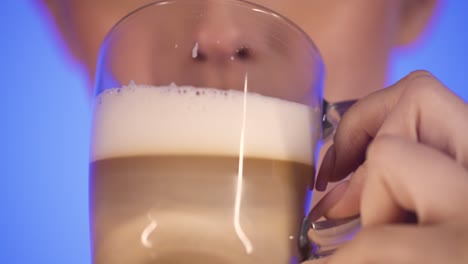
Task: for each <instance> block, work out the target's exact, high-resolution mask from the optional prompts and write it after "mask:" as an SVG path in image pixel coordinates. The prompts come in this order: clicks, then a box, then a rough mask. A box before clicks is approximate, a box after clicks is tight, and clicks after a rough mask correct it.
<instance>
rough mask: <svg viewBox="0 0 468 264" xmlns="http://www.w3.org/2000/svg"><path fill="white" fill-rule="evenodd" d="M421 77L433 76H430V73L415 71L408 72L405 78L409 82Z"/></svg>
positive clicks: (432, 76)
mask: <svg viewBox="0 0 468 264" xmlns="http://www.w3.org/2000/svg"><path fill="white" fill-rule="evenodd" d="M421 77H429V78H434V75H432V73H430V72H429V71H426V70H415V71H412V72H410V73H409V74H408V76H407V78H408V79H409V80H413V79H417V78H421Z"/></svg>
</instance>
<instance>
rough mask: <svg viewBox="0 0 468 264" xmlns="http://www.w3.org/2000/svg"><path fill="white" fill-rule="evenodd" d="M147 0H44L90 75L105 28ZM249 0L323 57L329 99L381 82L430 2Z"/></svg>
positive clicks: (361, 91)
mask: <svg viewBox="0 0 468 264" xmlns="http://www.w3.org/2000/svg"><path fill="white" fill-rule="evenodd" d="M187 1H188V0H187ZM220 1H222V0H220ZM150 2H152V1H149V0H99V1H96V0H62V1H60V0H48V4H49V6H50V7H51V10H52V13H53V15H54V17H55V19H56V21H57V22H58V24H59V26H60V29H61V31H62V33H63V35H64V37H65V39H66V41H67V43H68V44H69V46H70V48H71V50H72V52H73V53H74V55H75V56H76V57H77V58H78V59H79V60H80V61H82V62H83V63H84V65H85V66H86V68H87V69H88V72H89V75H90V76H91V78H93V74H94V71H95V64H96V58H97V55H98V49H99V46H100V44H101V42H102V40H103V38H104V36H105V35H106V33H107V32H108V31H109V29H110V28H111V27H112V26H113V25H114V24H115V23H116V22H117V21H118V20H119V19H120V18H122V17H123V16H125V15H126V14H128V13H129V12H131V11H132V10H134V9H136V8H138V7H140V6H142V5H144V4H147V3H150ZM251 2H255V3H256V4H259V5H262V6H265V7H267V8H270V9H272V10H274V11H276V12H278V13H280V14H282V15H284V16H286V17H287V18H289V19H290V20H292V21H293V22H294V23H296V24H297V25H298V26H299V27H301V28H302V29H303V30H304V31H305V32H306V33H307V34H308V35H309V36H310V37H311V38H312V40H313V41H314V42H315V44H316V46H317V47H318V49H319V50H320V52H321V54H322V56H323V59H324V62H325V67H326V73H327V74H326V79H325V98H327V99H328V100H330V101H338V100H344V99H350V98H358V97H362V96H364V95H366V94H368V93H370V92H371V91H373V90H376V89H379V88H382V87H383V85H384V82H385V76H386V72H387V67H388V61H389V55H390V52H391V50H392V48H393V47H394V46H395V44H397V43H398V42H400V41H402V40H401V38H402V34H403V35H404V34H407V32H406V33H402V28H404V27H406V28H408V27H410V29H411V26H412V27H413V28H417V26H418V25H416V26H414V24H415V23H413V22H411V21H413V20H414V19H411V18H408V17H410V16H414V17H417V18H418V19H419V20H424V21H426V20H427V18H428V17H429V14H430V11H431V10H430V9H432V6H433V5H432V4H433V1H430V0H314V1H312V0H253V1H251ZM415 3H417V4H415ZM416 5H420V6H417V7H415V6H416ZM415 9H418V12H416V11H414V10H415ZM424 12H425V13H424ZM421 13H422V14H421ZM426 13H427V14H426ZM407 24H409V25H407ZM419 24H421V23H419ZM419 28H422V27H421V26H419ZM245 30H249V29H248V28H247V29H245ZM405 30H406V29H405ZM407 31H408V30H407ZM414 31H415V32H416V31H418V32H419V30H414ZM403 37H404V38H406V39H407V38H408V37H407V36H403ZM406 39H404V40H403V41H406Z"/></svg>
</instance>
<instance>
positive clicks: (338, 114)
mask: <svg viewBox="0 0 468 264" xmlns="http://www.w3.org/2000/svg"><path fill="white" fill-rule="evenodd" d="M356 102H357V100H348V101H341V102H336V103H330V102H328V101H326V100H324V101H323V105H322V111H323V112H322V113H323V115H322V140H324V141H327V140H330V139H331V138H332V137H333V135H334V134H335V131H336V129H337V127H338V124H339V122H340V120H341V118H342V117H343V115H344V114H345V112H346V111H347V110H348V109H349V108H350V107H351V106H352V105H354V103H356ZM360 229H361V218H360V216H359V215H357V216H351V217H347V218H342V219H326V220H323V221H316V222H313V221H312V220H311V219H310V218H309V217H307V218H305V219H304V221H303V222H302V226H301V230H300V234H299V249H300V251H301V255H302V257H303V261H306V260H314V259H319V258H322V257H326V256H328V255H331V254H333V252H334V251H335V250H336V249H337V248H339V247H340V246H341V245H342V244H343V243H345V242H347V241H349V240H350V239H352V238H353V237H354V235H356V233H357V232H358V231H359V230H360Z"/></svg>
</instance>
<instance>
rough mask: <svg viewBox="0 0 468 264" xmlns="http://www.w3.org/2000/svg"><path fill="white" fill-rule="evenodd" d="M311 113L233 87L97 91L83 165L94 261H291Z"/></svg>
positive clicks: (309, 166) (310, 159)
mask: <svg viewBox="0 0 468 264" xmlns="http://www.w3.org/2000/svg"><path fill="white" fill-rule="evenodd" d="M318 112H319V111H317V110H315V109H311V108H310V107H308V106H306V105H302V104H298V103H295V102H288V101H285V100H281V99H277V98H271V97H266V96H262V95H258V94H251V93H244V92H243V91H224V90H217V89H205V88H193V87H176V86H168V87H150V86H139V85H130V86H127V87H122V88H117V89H111V90H106V91H104V92H103V93H102V94H100V95H99V96H98V97H97V99H96V104H95V108H94V126H93V139H92V141H93V143H92V153H91V164H90V171H91V178H90V184H91V206H92V235H93V259H94V260H93V261H94V263H95V264H140V263H141V264H149V263H158V264H159V263H160V264H169V263H192V264H193V263H200V264H201V263H203V264H208V263H217V264H218V263H223V264H224V263H226V264H228V263H229V264H241V263H242V264H248V263H255V264H257V263H268V264H286V263H294V259H295V258H297V257H298V252H297V234H298V231H299V227H300V224H301V220H302V218H303V217H304V201H305V200H306V198H307V197H306V196H307V194H308V189H309V188H308V187H309V184H310V181H311V180H312V179H313V175H314V167H313V164H314V150H315V142H316V141H317V140H316V139H317V137H318V133H317V131H318V128H317V127H316V124H318V123H319V122H318V120H317V118H319V113H318Z"/></svg>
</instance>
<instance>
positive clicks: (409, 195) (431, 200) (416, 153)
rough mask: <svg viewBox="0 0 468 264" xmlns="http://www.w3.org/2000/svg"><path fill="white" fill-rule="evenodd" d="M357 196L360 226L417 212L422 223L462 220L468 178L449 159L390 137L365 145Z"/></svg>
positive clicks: (466, 206)
mask: <svg viewBox="0 0 468 264" xmlns="http://www.w3.org/2000/svg"><path fill="white" fill-rule="evenodd" d="M366 170H367V175H368V176H367V178H366V181H365V183H364V186H363V191H362V197H361V220H362V224H363V226H371V225H379V224H384V223H391V222H395V221H398V220H399V219H400V217H401V216H402V214H403V213H404V212H415V213H416V215H417V217H418V221H419V223H421V224H434V223H443V222H445V221H450V220H451V219H460V218H461V217H466V218H465V219H467V220H468V217H467V216H466V214H467V211H468V205H466V203H465V201H467V200H468V191H467V190H468V173H467V171H466V170H465V168H463V167H462V166H461V165H459V164H457V163H456V162H455V161H454V160H452V159H451V158H450V157H449V156H447V155H445V154H443V153H441V152H439V151H437V150H435V149H433V148H431V147H428V146H425V145H422V144H419V143H416V142H413V141H411V140H408V139H404V138H399V137H394V136H379V137H377V138H376V139H375V140H374V142H373V143H372V144H371V145H370V146H369V149H368V152H367V159H366Z"/></svg>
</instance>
